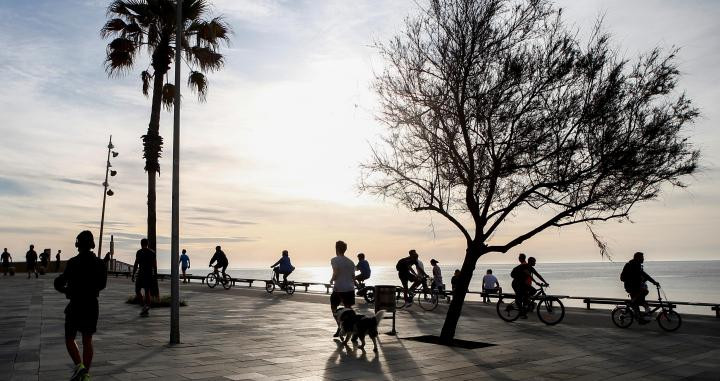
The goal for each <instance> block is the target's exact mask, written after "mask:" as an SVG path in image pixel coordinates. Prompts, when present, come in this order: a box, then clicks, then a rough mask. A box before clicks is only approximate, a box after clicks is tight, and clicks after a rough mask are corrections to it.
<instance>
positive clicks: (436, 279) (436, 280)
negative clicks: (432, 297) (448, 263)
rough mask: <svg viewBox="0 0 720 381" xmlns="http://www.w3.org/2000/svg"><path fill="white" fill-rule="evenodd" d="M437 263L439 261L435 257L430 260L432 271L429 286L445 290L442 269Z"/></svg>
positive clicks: (441, 290)
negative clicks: (431, 280) (431, 279)
mask: <svg viewBox="0 0 720 381" xmlns="http://www.w3.org/2000/svg"><path fill="white" fill-rule="evenodd" d="M438 263H440V262H438V261H437V259H435V258H433V259H431V260H430V264H431V265H432V273H433V282H432V285H431V287H432V288H434V289H436V290H438V291H440V292H443V291H445V285H444V284H443V277H442V270H441V269H440V266H438Z"/></svg>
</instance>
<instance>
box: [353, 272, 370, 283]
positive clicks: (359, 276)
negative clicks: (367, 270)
mask: <svg viewBox="0 0 720 381" xmlns="http://www.w3.org/2000/svg"><path fill="white" fill-rule="evenodd" d="M368 279H370V275H362V274H360V275H358V276H356V277H355V280H356V281H358V282H362V281H365V280H368Z"/></svg>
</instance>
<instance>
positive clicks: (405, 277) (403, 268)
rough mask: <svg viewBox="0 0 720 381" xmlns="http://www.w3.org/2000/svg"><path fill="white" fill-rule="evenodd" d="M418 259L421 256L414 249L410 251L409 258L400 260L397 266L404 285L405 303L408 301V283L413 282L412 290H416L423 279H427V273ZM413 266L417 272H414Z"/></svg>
mask: <svg viewBox="0 0 720 381" xmlns="http://www.w3.org/2000/svg"><path fill="white" fill-rule="evenodd" d="M418 257H419V255H418V253H417V252H416V251H415V250H414V249H413V250H410V251H409V252H408V256H407V257H405V258H402V259H400V260H399V261H398V262H397V264H396V265H395V269H396V270H397V272H398V277H399V278H400V282H401V283H402V285H403V293H404V294H405V301H408V281H412V282H413V284H412V286H410V289H411V290H414V289H415V288H416V287H417V286H418V285H419V284H420V283H421V282H423V279H424V278H426V277H427V274H426V273H425V271H424V270H423V269H422V267H420V265H418ZM413 266H415V270H413V268H412V267H413ZM423 283H424V282H423Z"/></svg>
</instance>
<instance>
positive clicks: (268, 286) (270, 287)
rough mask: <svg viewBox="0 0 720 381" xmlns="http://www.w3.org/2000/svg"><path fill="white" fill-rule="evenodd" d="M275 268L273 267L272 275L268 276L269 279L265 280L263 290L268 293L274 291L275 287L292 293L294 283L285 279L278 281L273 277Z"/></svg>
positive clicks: (293, 291) (289, 293)
mask: <svg viewBox="0 0 720 381" xmlns="http://www.w3.org/2000/svg"><path fill="white" fill-rule="evenodd" d="M275 274H276V271H275V268H274V267H273V270H272V275H271V276H270V280H266V281H265V291H267V292H268V294H272V293H273V291H275V287H277V288H279V289H281V290H285V292H286V293H287V294H288V295H292V294H294V293H295V283H293V282H285V281H279V280H276V279H275Z"/></svg>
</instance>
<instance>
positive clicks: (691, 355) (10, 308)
mask: <svg viewBox="0 0 720 381" xmlns="http://www.w3.org/2000/svg"><path fill="white" fill-rule="evenodd" d="M53 277H54V275H49V276H46V277H44V278H41V279H39V280H35V279H31V280H28V279H25V277H24V276H15V277H12V278H10V277H5V278H2V277H0V298H1V299H0V300H2V305H1V307H0V308H1V309H0V380H65V379H68V377H69V375H70V373H71V365H70V359H69V357H68V356H67V354H66V352H65V346H64V340H63V321H64V316H63V308H64V306H65V304H66V300H65V299H64V297H63V295H61V294H58V293H57V292H55V290H54V289H53V287H52V279H53ZM160 285H161V290H162V291H163V293H166V292H168V286H169V284H168V282H164V283H163V282H161V283H160ZM181 290H182V292H183V295H184V299H185V300H186V301H187V303H188V306H187V307H182V308H181V310H180V311H181V338H182V342H183V344H181V345H178V346H174V347H169V346H167V342H168V331H169V329H168V327H169V309H167V308H165V309H154V310H151V311H150V317H149V318H141V317H139V316H138V312H139V308H138V307H137V306H131V305H128V304H125V303H124V301H125V300H126V298H127V296H128V295H130V294H132V293H133V285H132V284H131V283H130V282H129V281H128V280H126V279H124V278H110V279H109V282H108V289H106V290H105V291H104V292H103V293H102V294H101V298H100V322H99V325H98V334H97V335H96V336H95V360H94V363H93V366H92V369H91V375H92V378H93V379H94V380H145V379H162V380H187V379H189V380H262V381H270V380H287V379H307V380H321V379H325V380H350V379H352V380H424V379H452V380H457V381H459V380H477V379H497V380H526V379H527V380H541V379H580V380H601V379H603V380H604V379H608V378H617V379H623V380H636V379H640V378H642V379H644V380H654V379H657V380H665V379H670V380H672V379H707V380H718V379H720V320H718V319H715V318H713V317H697V316H695V317H693V316H685V321H684V324H683V327H682V328H681V329H680V331H679V332H676V333H665V332H662V331H660V329H659V328H658V326H657V324H655V323H654V322H653V323H651V324H648V325H647V326H643V327H638V326H637V325H633V327H631V328H630V329H628V330H621V329H619V328H615V327H614V326H613V325H612V323H611V322H610V319H609V313H608V312H607V311H591V312H585V311H583V310H579V309H571V310H569V311H568V314H567V316H566V320H565V321H563V322H562V323H561V324H560V325H558V326H555V327H548V326H545V325H544V324H542V323H540V322H538V321H537V318H536V317H535V316H531V317H530V318H529V319H528V320H526V321H522V322H519V323H510V324H508V323H505V322H503V321H501V320H500V319H499V318H497V316H496V315H495V310H494V306H483V305H474V306H470V307H469V308H466V309H465V310H464V316H463V318H462V319H461V324H460V326H459V328H458V335H457V336H458V338H461V339H466V340H477V341H483V342H487V343H492V344H495V345H494V346H490V347H486V348H480V349H474V350H466V349H459V348H448V347H444V346H438V345H433V344H425V343H420V342H415V341H410V340H404V339H403V338H405V337H411V336H418V335H424V334H437V333H439V330H440V327H441V325H442V321H443V318H444V312H445V308H446V307H445V306H441V307H440V308H438V309H437V310H436V311H434V312H429V313H428V312H424V311H422V310H420V309H419V308H418V307H417V306H413V307H412V308H411V309H410V310H409V311H406V312H405V311H404V312H400V313H399V314H398V323H397V330H398V333H399V338H397V337H392V336H388V335H384V334H381V337H380V352H379V353H378V354H375V353H373V352H372V342H370V340H368V344H367V347H366V349H367V350H368V351H367V352H363V351H361V350H355V349H353V348H352V347H350V348H349V349H347V348H344V347H341V346H339V345H338V344H336V342H334V341H333V339H332V337H331V336H332V333H333V332H334V331H335V326H334V325H333V321H332V319H331V316H330V313H329V307H328V304H327V302H328V297H327V296H326V295H317V294H316V295H312V294H310V295H308V294H303V293H301V292H298V293H296V294H295V295H293V296H287V295H285V294H279V293H276V294H274V295H268V294H267V293H265V291H263V290H260V289H259V288H256V289H251V290H249V289H247V288H234V289H232V290H230V291H224V290H222V289H215V290H210V289H208V288H207V286H205V285H200V284H192V285H182V284H181ZM358 301H360V299H359V298H358ZM359 308H360V309H361V310H367V306H366V305H365V304H364V302H363V303H360V304H359ZM380 328H381V329H380V330H381V332H387V331H389V330H390V321H389V320H385V321H383V323H382V325H381V327H380Z"/></svg>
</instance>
